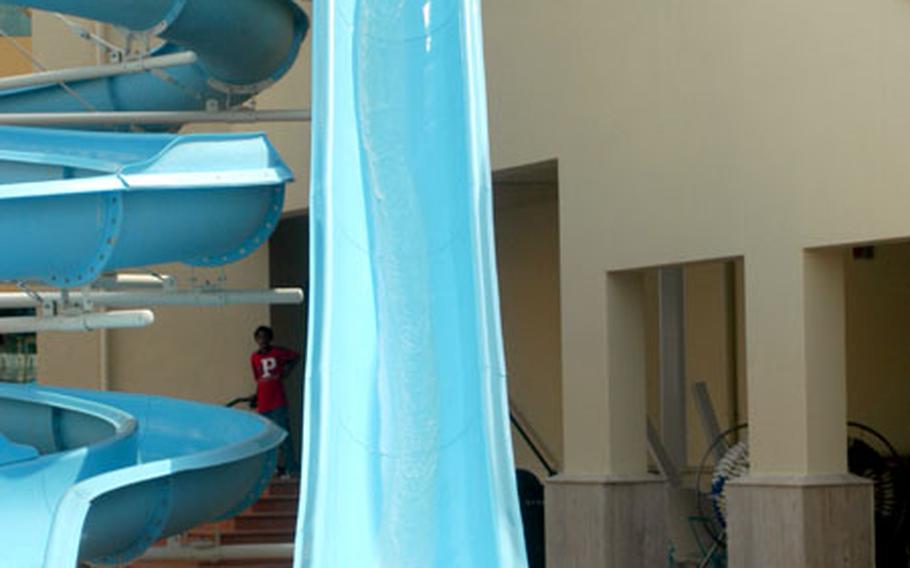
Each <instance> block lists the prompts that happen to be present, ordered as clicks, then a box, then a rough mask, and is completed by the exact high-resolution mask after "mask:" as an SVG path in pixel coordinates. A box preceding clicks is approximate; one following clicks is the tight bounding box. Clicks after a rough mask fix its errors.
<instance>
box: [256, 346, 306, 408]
mask: <svg viewBox="0 0 910 568" xmlns="http://www.w3.org/2000/svg"><path fill="white" fill-rule="evenodd" d="M298 357H300V354H299V353H297V352H296V351H294V350H293V349H285V348H284V347H274V346H273V347H270V348H269V350H268V351H266V352H265V353H260V352H259V351H258V350H256V351H253V354H252V355H250V364H251V365H252V367H253V379H255V380H256V409H257V410H258V411H259V412H268V411H269V410H275V409H276V408H281V407H282V406H285V405H287V403H288V401H287V398H285V396H284V386H283V385H282V384H281V377H283V376H284V370H285V368H286V367H287V366H288V364H290V363H292V362H293V361H295V360H297V358H298Z"/></svg>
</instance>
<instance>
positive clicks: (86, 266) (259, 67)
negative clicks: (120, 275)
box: [0, 0, 308, 568]
mask: <svg viewBox="0 0 910 568" xmlns="http://www.w3.org/2000/svg"><path fill="white" fill-rule="evenodd" d="M0 3H3V4H11V5H18V6H28V7H33V8H40V9H48V10H56V11H60V12H65V13H68V14H72V15H76V16H84V17H88V18H94V19H96V20H99V21H102V22H108V23H112V24H115V25H118V26H123V27H126V28H128V29H131V30H136V31H143V30H151V31H152V32H153V33H155V34H157V35H158V36H159V37H161V38H162V39H163V40H164V43H163V45H162V46H161V47H160V48H158V50H157V51H156V53H166V52H174V51H176V50H182V49H189V50H192V51H194V52H195V53H196V54H197V55H198V58H197V63H196V64H193V65H185V66H182V67H178V68H169V69H168V70H166V72H165V73H164V74H163V75H162V74H160V73H156V74H152V73H139V74H132V75H124V76H119V77H114V78H106V79H97V80H87V81H78V82H74V83H72V84H70V85H69V87H70V89H71V92H75V93H76V95H77V96H76V97H73V96H72V95H71V93H70V92H68V91H65V90H63V89H61V88H60V87H59V86H48V87H35V88H28V89H18V90H15V91H8V92H0V112H23V111H34V112H55V111H66V110H86V109H85V108H84V103H85V102H88V103H89V105H90V107H91V108H92V109H94V110H192V109H201V108H206V107H207V106H210V105H209V103H210V101H211V100H216V101H218V102H219V104H220V105H222V106H225V107H226V106H230V105H233V104H236V103H237V102H240V101H242V100H244V99H246V98H248V97H250V96H252V95H254V94H255V93H256V92H258V91H259V90H261V89H263V88H266V87H267V86H268V85H270V84H271V83H272V82H273V81H275V80H277V78H279V77H280V76H281V74H282V73H284V72H285V71H286V70H287V69H288V68H289V67H290V65H291V64H292V63H293V61H294V58H295V57H296V55H297V51H298V48H299V45H300V42H301V41H302V40H303V37H304V35H305V33H306V30H307V27H308V21H307V18H306V16H305V15H304V14H303V12H302V11H301V10H300V9H299V8H298V7H297V6H296V5H295V4H294V2H292V1H291V0H186V1H183V0H169V1H161V0H133V1H125V0H117V1H114V0H67V1H52V0H47V1H42V0H34V1H29V2H17V1H7V2H0ZM290 178H291V173H290V171H289V170H288V168H287V167H286V166H285V165H284V164H283V163H282V162H281V160H280V158H279V157H278V155H277V154H276V153H275V151H274V149H273V148H272V147H271V146H270V145H269V143H268V141H267V140H266V139H265V137H264V136H263V135H261V134H231V135H184V136H178V135H170V134H128V133H105V132H79V131H73V130H69V131H67V130H48V129H29V128H9V127H6V128H0V238H2V239H4V242H6V243H9V244H11V246H8V247H7V248H6V250H5V252H4V254H3V255H2V258H0V280H5V281H20V282H29V283H32V282H37V283H43V284H47V285H50V286H53V287H59V288H69V287H75V286H81V285H84V284H88V283H90V282H91V281H93V280H94V279H95V278H97V277H98V276H99V275H100V274H101V273H102V272H106V271H110V270H116V269H120V268H129V267H137V266H144V265H147V264H152V263H162V262H176V261H180V262H186V263H189V264H191V265H201V266H214V265H220V264H224V263H228V262H232V261H234V260H237V259H239V258H242V257H243V256H245V255H247V254H250V253H251V252H253V251H254V250H255V249H256V248H258V247H259V245H260V244H262V243H264V242H265V241H266V239H267V238H268V236H269V235H270V234H271V232H272V230H273V229H274V228H275V226H276V224H277V221H278V219H279V216H280V214H281V210H282V203H283V196H284V187H285V184H286V182H287V181H288V180H289V179H290ZM284 436H285V433H284V432H283V431H281V430H280V429H278V428H276V427H274V426H272V425H271V424H270V423H269V422H267V421H265V420H263V419H261V418H259V417H258V416H256V415H253V414H249V413H241V412H236V411H231V410H227V409H223V408H218V407H212V406H208V405H203V404H197V403H190V402H180V401H175V400H168V399H161V398H155V397H149V396H142V395H128V394H116V393H103V392H91V391H71V390H62V389H52V388H45V387H37V386H20V385H0V568H73V567H74V566H75V565H76V563H77V562H79V561H89V562H95V563H122V562H125V561H127V560H130V559H132V558H135V557H137V556H139V555H140V554H142V552H143V551H144V550H145V549H146V547H148V546H149V545H150V544H151V543H152V542H153V541H154V540H155V539H157V538H159V537H162V536H167V535H171V534H176V533H179V532H181V531H183V530H185V529H187V528H189V527H191V526H193V525H195V524H198V523H200V522H202V521H207V520H214V519H219V518H225V517H228V516H231V515H232V514H234V513H236V512H238V511H239V510H241V509H243V508H245V507H246V506H247V505H249V504H250V503H251V502H252V501H253V500H254V499H255V498H256V497H257V496H258V495H259V493H260V492H261V490H262V489H263V487H264V486H265V484H266V483H267V481H268V479H269V478H270V476H271V474H272V471H273V470H274V465H275V456H276V451H277V450H276V448H277V446H278V445H279V443H280V442H281V441H282V439H283V437H284Z"/></svg>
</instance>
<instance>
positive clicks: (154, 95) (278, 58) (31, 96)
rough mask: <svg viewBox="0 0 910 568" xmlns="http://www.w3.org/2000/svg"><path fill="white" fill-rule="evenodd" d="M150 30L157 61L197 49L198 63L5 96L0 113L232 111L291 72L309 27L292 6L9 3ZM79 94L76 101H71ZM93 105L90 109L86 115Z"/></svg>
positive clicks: (233, 0)
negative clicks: (214, 106)
mask: <svg viewBox="0 0 910 568" xmlns="http://www.w3.org/2000/svg"><path fill="white" fill-rule="evenodd" d="M0 3H2V4H8V5H15V6H23V7H31V8H37V9H40V10H51V11H55V12H61V13H65V14H69V15H74V16H80V17H85V18H90V19H93V20H97V21H101V22H105V23H109V24H113V25H116V26H121V27H124V28H126V29H129V30H135V31H149V32H152V33H154V34H155V35H157V36H158V37H160V38H161V39H163V40H164V43H163V44H162V45H161V46H159V47H158V48H156V49H155V50H154V51H153V52H152V53H151V55H166V54H171V53H176V52H178V51H183V50H192V51H193V52H195V53H196V54H197V55H198V61H197V63H194V64H191V65H181V66H177V67H171V68H168V69H165V70H160V71H158V72H155V73H140V74H135V75H121V76H115V77H107V78H101V79H87V80H82V81H74V82H70V83H68V84H67V86H68V87H69V88H70V90H71V92H68V91H66V90H64V89H63V88H62V87H61V86H59V85H46V86H38V87H28V88H22V89H14V90H9V91H4V92H0V112H75V111H85V110H97V111H148V110H203V109H206V108H208V107H207V105H208V104H209V102H210V101H217V103H218V104H219V106H220V107H222V108H226V107H230V106H233V105H236V104H239V103H242V102H243V101H245V100H247V99H249V98H250V97H251V96H252V95H254V94H256V93H258V92H260V91H262V90H264V89H265V88H267V87H268V86H270V85H271V84H272V83H274V82H275V81H277V80H278V79H279V78H281V76H282V75H284V73H285V72H287V71H288V70H289V69H290V67H291V65H293V63H294V61H295V60H296V58H297V54H298V50H299V48H300V44H301V42H302V41H303V39H304V38H305V36H306V33H307V30H308V28H309V20H308V19H307V16H306V14H305V13H304V12H303V11H302V10H301V9H300V8H299V7H298V6H297V5H296V4H295V3H294V2H293V1H292V0H4V1H3V2H0ZM72 92H75V93H76V94H77V95H78V96H73V95H72ZM86 105H88V107H89V108H86Z"/></svg>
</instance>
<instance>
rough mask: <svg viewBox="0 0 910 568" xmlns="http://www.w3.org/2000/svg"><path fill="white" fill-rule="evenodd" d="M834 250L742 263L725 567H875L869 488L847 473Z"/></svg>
mask: <svg viewBox="0 0 910 568" xmlns="http://www.w3.org/2000/svg"><path fill="white" fill-rule="evenodd" d="M843 269H844V267H843V254H842V252H841V251H839V250H833V249H832V250H818V251H806V252H801V251H799V250H798V249H797V250H795V251H793V252H792V253H790V252H789V251H788V252H782V251H780V250H773V251H768V252H765V254H764V255H756V256H755V257H750V256H746V265H745V271H746V275H745V279H746V285H745V295H746V345H747V364H748V388H749V440H750V447H751V471H750V475H749V476H748V477H746V478H745V479H742V480H740V481H739V482H736V483H733V484H731V486H730V489H729V491H730V493H729V502H728V512H729V519H728V520H729V523H728V543H729V560H730V563H729V564H730V566H731V567H736V568H760V567H766V566H794V567H816V566H818V567H822V566H825V567H844V568H846V567H850V568H854V567H855V568H867V567H868V568H871V567H872V566H873V549H874V547H873V545H872V536H871V535H872V491H871V486H870V485H869V484H868V483H866V482H863V481H861V480H858V479H857V478H854V477H851V476H849V475H847V459H846V456H847V447H846V441H847V426H846V423H847V405H846V361H845V339H844V338H845V335H844V277H843V276H844V275H843Z"/></svg>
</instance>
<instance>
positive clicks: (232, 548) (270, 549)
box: [142, 543, 294, 562]
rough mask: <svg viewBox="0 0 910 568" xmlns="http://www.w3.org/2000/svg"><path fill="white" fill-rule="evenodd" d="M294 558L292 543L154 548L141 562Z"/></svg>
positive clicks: (149, 550) (148, 551)
mask: <svg viewBox="0 0 910 568" xmlns="http://www.w3.org/2000/svg"><path fill="white" fill-rule="evenodd" d="M293 557H294V545H293V544H292V543H277V544H236V545H228V546H211V547H201V546H156V547H152V548H150V549H148V550H147V551H146V553H145V554H144V555H143V556H142V560H201V561H213V562H218V561H221V560H247V559H248V560H285V559H289V558H293Z"/></svg>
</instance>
